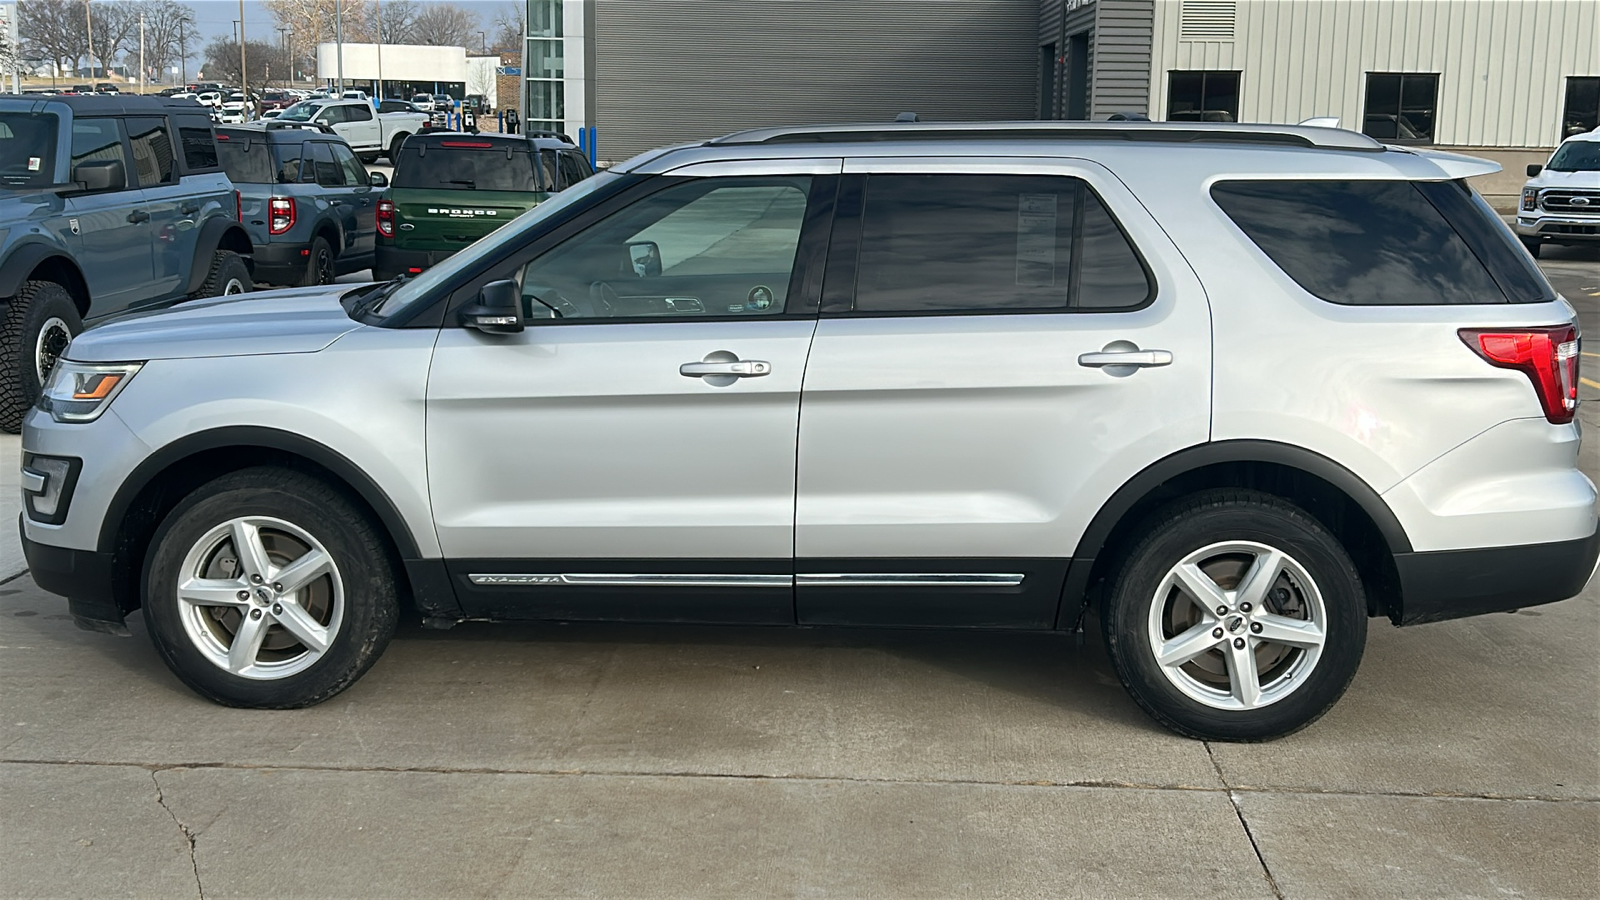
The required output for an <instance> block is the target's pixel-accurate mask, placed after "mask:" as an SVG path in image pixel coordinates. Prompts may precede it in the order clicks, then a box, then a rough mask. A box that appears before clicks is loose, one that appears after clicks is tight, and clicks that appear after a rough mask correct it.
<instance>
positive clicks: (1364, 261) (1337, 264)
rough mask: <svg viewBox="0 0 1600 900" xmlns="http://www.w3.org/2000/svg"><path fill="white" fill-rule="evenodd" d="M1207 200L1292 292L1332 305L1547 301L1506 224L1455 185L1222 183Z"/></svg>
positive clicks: (1468, 191) (1539, 280) (1543, 286)
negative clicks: (1294, 286) (1258, 250)
mask: <svg viewBox="0 0 1600 900" xmlns="http://www.w3.org/2000/svg"><path fill="white" fill-rule="evenodd" d="M1211 196H1212V198H1213V199H1214V200H1216V202H1217V205H1218V206H1220V207H1221V208H1222V210H1223V212H1225V213H1227V215H1228V217H1229V218H1230V219H1232V220H1233V221H1234V223H1235V224H1236V225H1238V226H1239V228H1240V230H1242V231H1243V232H1244V233H1245V234H1246V235H1247V236H1248V237H1249V238H1250V240H1252V241H1254V242H1255V244H1256V246H1258V247H1260V248H1261V251H1262V252H1263V253H1265V254H1266V255H1267V256H1268V257H1269V258H1271V259H1272V261H1273V262H1274V263H1276V264H1277V265H1278V267H1279V268H1280V269H1282V270H1283V271H1284V273H1285V274H1287V275H1288V276H1289V277H1290V278H1292V279H1294V281H1295V283H1296V284H1298V285H1300V287H1302V288H1303V289H1305V290H1306V291H1307V292H1308V293H1311V294H1313V295H1315V296H1317V297H1319V298H1321V299H1323V300H1326V301H1328V302H1329V303H1338V304H1342V305H1348V306H1438V305H1447V304H1480V303H1505V302H1506V301H1507V300H1508V299H1509V300H1512V301H1515V302H1541V301H1544V300H1548V299H1550V297H1551V295H1550V293H1549V287H1548V285H1547V284H1546V282H1545V281H1544V279H1543V278H1542V277H1540V276H1539V275H1538V274H1537V272H1534V271H1533V270H1532V265H1533V264H1532V262H1531V261H1529V260H1528V259H1527V257H1526V254H1522V253H1518V252H1517V251H1516V247H1515V244H1514V238H1512V237H1511V235H1510V234H1509V233H1508V232H1507V231H1506V228H1505V226H1504V225H1503V224H1502V223H1500V222H1499V221H1498V219H1496V218H1495V217H1494V213H1493V211H1492V210H1490V209H1489V207H1488V206H1487V205H1486V204H1484V203H1483V201H1482V199H1481V198H1478V197H1477V196H1476V195H1474V194H1473V193H1472V190H1471V188H1469V187H1467V186H1466V185H1465V184H1462V183H1460V182H1411V181H1227V182H1221V183H1219V184H1217V185H1216V186H1215V187H1213V188H1212V189H1211Z"/></svg>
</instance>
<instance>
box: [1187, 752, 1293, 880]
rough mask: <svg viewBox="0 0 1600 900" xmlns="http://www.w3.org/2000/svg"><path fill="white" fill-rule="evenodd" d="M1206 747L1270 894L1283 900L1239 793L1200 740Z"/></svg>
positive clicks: (1215, 758)
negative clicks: (1245, 814) (1231, 785)
mask: <svg viewBox="0 0 1600 900" xmlns="http://www.w3.org/2000/svg"><path fill="white" fill-rule="evenodd" d="M1200 743H1201V745H1202V746H1204V747H1205V748H1206V758H1207V759H1210V760H1211V768H1213V769H1215V770H1216V772H1217V780H1218V781H1220V782H1222V786H1223V787H1224V788H1226V789H1227V792H1228V803H1229V804H1230V805H1231V806H1232V807H1233V814H1234V815H1235V816H1238V817H1239V827H1240V828H1243V829H1244V836H1245V838H1246V839H1247V840H1249V841H1250V849H1251V850H1253V851H1255V854H1256V862H1258V863H1260V864H1261V876H1262V877H1263V878H1265V879H1266V880H1267V887H1269V888H1272V896H1274V897H1277V898H1278V900H1283V889H1282V888H1280V887H1278V879H1276V878H1274V877H1272V867H1271V866H1269V865H1267V858H1266V857H1265V856H1262V855H1261V845H1260V844H1257V843H1256V835H1255V832H1253V831H1251V830H1250V823H1249V822H1248V821H1246V820H1245V817H1244V807H1243V806H1242V805H1240V803H1239V795H1238V794H1237V793H1236V792H1235V791H1234V790H1233V788H1232V787H1230V786H1229V785H1228V776H1226V775H1224V774H1222V766H1221V764H1219V763H1218V762H1217V755H1216V754H1215V753H1212V752H1211V742H1210V741H1201V742H1200Z"/></svg>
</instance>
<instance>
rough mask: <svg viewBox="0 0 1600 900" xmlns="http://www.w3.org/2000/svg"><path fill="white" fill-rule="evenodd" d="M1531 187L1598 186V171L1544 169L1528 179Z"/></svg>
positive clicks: (1599, 174) (1599, 176)
mask: <svg viewBox="0 0 1600 900" xmlns="http://www.w3.org/2000/svg"><path fill="white" fill-rule="evenodd" d="M1528 187H1531V188H1600V172H1552V171H1551V170H1549V169H1545V170H1544V171H1543V172H1540V173H1539V174H1538V175H1537V176H1536V177H1534V178H1532V179H1529V181H1528Z"/></svg>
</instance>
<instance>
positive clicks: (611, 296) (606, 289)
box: [589, 281, 622, 318]
mask: <svg viewBox="0 0 1600 900" xmlns="http://www.w3.org/2000/svg"><path fill="white" fill-rule="evenodd" d="M621 302H622V298H621V297H618V296H617V289H616V288H614V287H612V286H611V284H610V283H609V282H605V281H595V282H592V283H590V285H589V305H590V306H591V307H593V309H591V310H590V315H593V316H603V317H605V318H610V317H612V316H615V315H616V314H617V306H618V304H620V303H621Z"/></svg>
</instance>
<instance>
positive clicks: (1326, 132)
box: [707, 121, 1384, 153]
mask: <svg viewBox="0 0 1600 900" xmlns="http://www.w3.org/2000/svg"><path fill="white" fill-rule="evenodd" d="M997 138H999V139H1007V140H1072V141H1136V142H1150V143H1179V144H1182V143H1196V144H1278V145H1286V146H1291V147H1322V148H1327V149H1333V150H1363V151H1367V152H1375V153H1376V152H1382V151H1383V149H1384V146H1383V144H1381V143H1379V142H1377V141H1375V140H1373V139H1372V138H1370V137H1368V136H1366V135H1364V134H1357V133H1356V132H1354V131H1344V130H1341V129H1338V128H1320V127H1314V126H1305V125H1240V124H1234V123H1217V124H1211V123H1205V124H1201V123H1189V122H1063V121H1039V122H896V123H893V124H884V123H882V122H862V123H853V124H842V125H800V126H795V127H790V128H781V127H780V128H755V129H751V130H749V131H739V132H735V133H733V134H729V135H724V136H722V137H719V138H714V139H712V140H710V141H708V142H707V143H708V144H711V145H729V144H814V143H869V142H877V141H959V140H994V139H997Z"/></svg>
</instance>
